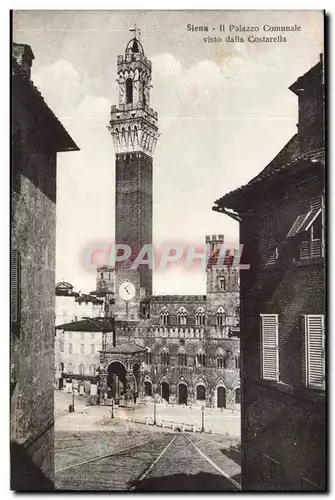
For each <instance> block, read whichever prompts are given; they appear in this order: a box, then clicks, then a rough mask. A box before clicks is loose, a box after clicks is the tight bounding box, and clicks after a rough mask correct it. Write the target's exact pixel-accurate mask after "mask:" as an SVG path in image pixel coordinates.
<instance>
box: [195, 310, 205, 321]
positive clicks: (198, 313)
mask: <svg viewBox="0 0 335 500" xmlns="http://www.w3.org/2000/svg"><path fill="white" fill-rule="evenodd" d="M205 318H206V316H205V311H204V310H203V309H202V308H201V307H199V308H198V309H197V311H196V313H195V324H196V326H203V325H204V324H205Z"/></svg>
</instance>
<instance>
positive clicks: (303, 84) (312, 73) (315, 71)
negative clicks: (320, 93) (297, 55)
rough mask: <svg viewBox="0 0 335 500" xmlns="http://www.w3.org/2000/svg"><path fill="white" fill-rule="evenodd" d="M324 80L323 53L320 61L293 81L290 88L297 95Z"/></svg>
mask: <svg viewBox="0 0 335 500" xmlns="http://www.w3.org/2000/svg"><path fill="white" fill-rule="evenodd" d="M320 80H321V81H322V80H323V54H320V61H319V62H318V63H317V64H315V66H313V67H312V68H311V69H309V70H308V71H307V72H306V73H305V74H304V75H302V76H299V78H298V79H297V80H296V81H295V82H294V83H292V85H291V86H290V87H289V89H290V90H291V91H292V92H293V93H294V94H296V95H299V94H301V92H303V91H304V90H306V89H308V87H313V88H314V87H315V85H317V84H319V82H320Z"/></svg>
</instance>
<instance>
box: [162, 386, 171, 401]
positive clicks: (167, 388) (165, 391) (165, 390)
mask: <svg viewBox="0 0 335 500" xmlns="http://www.w3.org/2000/svg"><path fill="white" fill-rule="evenodd" d="M161 386H162V398H163V399H165V401H166V402H167V403H168V402H169V398H170V386H169V384H168V383H167V382H162V384H161Z"/></svg>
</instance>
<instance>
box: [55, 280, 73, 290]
mask: <svg viewBox="0 0 335 500" xmlns="http://www.w3.org/2000/svg"><path fill="white" fill-rule="evenodd" d="M56 288H57V289H58V290H73V285H71V283H68V282H67V281H60V282H59V283H57V284H56Z"/></svg>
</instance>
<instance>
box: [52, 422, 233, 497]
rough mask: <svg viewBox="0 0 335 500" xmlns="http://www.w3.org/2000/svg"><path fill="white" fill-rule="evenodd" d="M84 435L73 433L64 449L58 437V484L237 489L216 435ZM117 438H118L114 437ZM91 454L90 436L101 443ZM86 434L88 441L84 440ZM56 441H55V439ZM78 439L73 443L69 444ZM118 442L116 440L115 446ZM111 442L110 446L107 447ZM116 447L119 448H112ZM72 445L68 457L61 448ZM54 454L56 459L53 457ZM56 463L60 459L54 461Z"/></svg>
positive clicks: (64, 487)
mask: <svg viewBox="0 0 335 500" xmlns="http://www.w3.org/2000/svg"><path fill="white" fill-rule="evenodd" d="M91 434H93V435H91V436H86V437H84V439H82V440H80V442H78V438H77V441H76V438H75V437H74V436H72V439H71V445H69V443H68V444H67V445H66V446H64V447H63V451H60V450H59V449H58V450H57V446H58V445H59V444H60V443H61V442H63V443H64V442H65V441H64V436H59V438H60V439H58V440H57V439H56V487H57V488H58V489H62V490H90V491H92V490H114V491H122V490H132V489H134V490H142V491H152V490H159V491H167V490H206V491H225V490H238V489H239V474H240V467H239V464H238V463H237V462H235V461H234V460H232V458H231V457H229V451H228V450H227V449H225V448H223V447H222V445H220V444H219V443H217V442H216V441H211V440H210V439H208V440H206V439H203V438H202V437H200V436H197V435H192V436H189V435H186V434H182V433H167V432H155V433H150V432H149V433H147V432H144V433H143V432H133V433H130V435H129V434H128V435H127V434H125V435H124V434H123V433H122V434H119V435H116V436H115V435H114V433H105V435H104V436H103V435H102V433H100V434H99V436H96V435H95V433H91ZM114 438H116V442H115V441H114ZM102 439H104V440H105V448H104V449H103V448H101V447H99V446H98V448H96V452H97V451H99V452H100V455H97V456H96V457H95V458H94V457H92V453H91V456H90V453H89V450H90V449H91V450H92V442H93V441H98V442H99V443H100V444H101V443H102ZM86 440H87V443H86ZM139 441H140V442H141V444H138V442H139ZM57 443H58V445H57ZM73 445H76V446H73ZM115 445H117V446H115ZM108 448H109V452H108V451H107V450H108ZM116 448H118V449H116ZM67 450H68V451H70V450H71V451H72V452H74V451H75V454H76V457H75V459H74V456H73V455H72V463H68V464H67V465H65V463H66V462H64V461H63V465H62V466H61V467H60V466H59V464H60V461H59V454H61V455H62V454H64V453H66V451H67ZM57 457H58V459H57ZM57 464H58V465H57Z"/></svg>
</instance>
